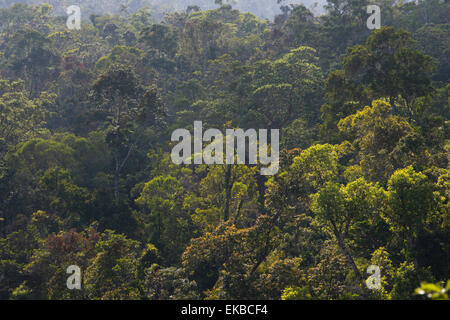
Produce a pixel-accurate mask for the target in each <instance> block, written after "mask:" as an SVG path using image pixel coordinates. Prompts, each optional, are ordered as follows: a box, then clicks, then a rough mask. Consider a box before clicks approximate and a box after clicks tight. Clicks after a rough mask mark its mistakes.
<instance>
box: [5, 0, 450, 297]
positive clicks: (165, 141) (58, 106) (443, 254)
mask: <svg viewBox="0 0 450 320" xmlns="http://www.w3.org/2000/svg"><path fill="white" fill-rule="evenodd" d="M13 2H14V1H10V0H6V1H5V0H3V1H2V0H0V6H1V7H2V8H1V9H0V69H1V79H0V299H38V300H41V299H55V300H56V299H93V300H97V299H105V300H106V299H118V300H125V299H132V300H137V299H177V300H178V299H254V300H259V299H283V300H296V299H302V300H304V299H325V300H330V299H333V300H337V299H421V298H431V299H447V298H448V297H447V296H448V292H447V290H448V284H447V288H445V289H444V288H443V281H447V280H448V278H449V277H448V275H449V272H450V271H449V265H448V261H449V259H450V246H449V241H448V240H449V234H450V219H449V212H450V210H449V206H450V204H449V195H450V194H449V190H450V179H449V176H450V175H449V169H448V165H449V163H448V162H449V161H448V160H449V157H448V154H449V151H450V145H449V127H448V123H449V122H448V120H449V115H450V112H449V111H450V104H449V101H450V100H449V88H450V86H449V85H448V83H447V82H448V79H447V78H448V60H449V59H448V53H449V48H448V42H449V41H448V38H449V37H448V23H447V20H448V16H449V9H450V6H449V5H448V2H446V3H444V2H441V1H439V0H427V1H418V2H411V1H410V2H404V1H393V0H382V1H379V2H380V3H379V5H380V6H381V9H382V24H383V27H382V28H381V29H380V30H374V31H371V30H369V29H368V28H367V26H366V21H367V14H366V12H365V10H362V8H363V7H364V6H366V5H367V4H369V3H370V2H369V1H365V0H364V1H361V0H328V1H326V7H325V11H323V14H321V15H320V16H319V15H314V14H313V9H312V7H311V9H308V8H307V7H305V6H304V5H292V6H288V5H283V4H281V5H282V6H281V13H280V14H278V15H276V16H275V17H274V19H273V20H270V21H269V20H264V19H263V18H260V17H258V16H256V15H255V14H252V13H244V12H241V11H239V10H238V8H245V9H246V10H247V9H252V10H251V12H253V13H258V14H259V15H260V16H261V15H262V14H264V15H266V14H267V15H270V16H273V15H274V12H273V11H272V10H273V9H274V8H275V7H276V9H277V7H278V6H279V5H280V4H277V3H276V1H271V2H270V5H267V6H265V8H264V9H262V7H263V5H262V4H261V1H256V0H248V1H239V2H238V3H232V2H230V1H217V2H214V1H212V0H211V1H210V0H204V1H203V0H202V1H199V7H196V6H190V7H187V6H184V4H186V3H187V2H186V1H181V2H180V1H177V3H176V4H177V5H180V6H181V5H182V4H183V8H181V7H174V9H175V11H176V12H174V11H170V10H169V11H167V10H166V8H167V5H168V4H169V3H174V2H171V1H166V0H164V1H163V0H157V1H148V0H139V1H128V2H127V5H126V6H125V5H123V6H120V5H121V4H123V2H121V1H117V0H114V1H103V0H102V1H95V3H94V2H93V1H88V0H81V1H80V2H79V5H80V6H81V7H82V12H83V21H82V28H81V30H68V29H67V27H66V12H65V8H64V6H63V5H62V3H61V4H59V3H56V4H55V7H54V8H53V7H51V6H50V5H33V6H30V5H28V4H35V3H38V1H35V0H28V1H26V2H27V3H28V4H13ZM267 3H268V2H264V4H267ZM185 7H186V10H185ZM98 8H102V14H101V15H100V14H98ZM202 8H206V10H202ZM63 9H64V10H63ZM177 10H178V11H177ZM267 10H268V11H267ZM163 13H164V15H163ZM198 120H201V121H202V122H203V127H204V128H205V130H206V129H211V128H217V129H219V130H221V131H225V130H226V129H232V128H242V129H244V130H247V129H249V128H254V129H280V139H281V141H280V142H281V145H280V146H281V149H280V159H279V160H280V161H279V165H280V170H279V173H278V174H276V175H274V176H272V177H265V176H262V175H260V169H261V168H260V167H259V165H244V164H239V165H228V166H227V165H224V166H222V165H207V164H202V165H175V164H174V163H172V161H171V148H172V147H173V145H174V144H173V142H172V141H171V139H170V138H171V133H172V132H173V131H174V130H175V129H178V128H185V129H187V130H190V131H192V129H193V128H192V125H193V122H194V121H198ZM202 147H203V148H206V145H203V146H202ZM71 265H76V266H79V267H80V269H81V284H82V287H81V290H69V289H68V288H67V285H66V281H67V278H68V277H69V275H68V274H67V273H66V270H67V267H69V266H71ZM370 265H376V266H379V267H380V271H381V277H380V285H381V289H380V290H369V289H368V288H367V286H366V282H365V281H366V279H367V278H368V277H369V276H370V275H369V274H368V273H367V268H368V267H369V266H370ZM419 286H421V287H420V288H419V289H417V290H416V291H415V292H416V293H417V294H415V293H414V290H415V289H416V288H418V287H419Z"/></svg>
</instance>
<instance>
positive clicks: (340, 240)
mask: <svg viewBox="0 0 450 320" xmlns="http://www.w3.org/2000/svg"><path fill="white" fill-rule="evenodd" d="M335 236H336V239H337V241H338V245H339V248H340V249H341V251H342V253H343V254H344V256H345V257H346V259H347V261H348V263H349V264H350V265H351V267H352V268H353V272H354V273H355V275H356V278H357V279H358V280H359V281H360V282H361V284H362V285H364V279H363V277H362V275H361V272H359V269H358V267H357V266H356V263H355V261H354V260H353V258H352V256H351V254H350V252H349V251H348V248H347V247H346V246H345V243H344V239H343V238H342V235H341V234H338V233H337V232H335Z"/></svg>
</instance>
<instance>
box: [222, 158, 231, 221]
mask: <svg viewBox="0 0 450 320" xmlns="http://www.w3.org/2000/svg"><path fill="white" fill-rule="evenodd" d="M231 187H232V185H231V165H227V169H226V172H225V203H224V205H223V220H224V221H228V219H229V218H230V213H229V212H230V202H231Z"/></svg>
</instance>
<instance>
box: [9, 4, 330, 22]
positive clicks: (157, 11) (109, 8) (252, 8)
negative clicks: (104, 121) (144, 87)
mask: <svg viewBox="0 0 450 320" xmlns="http://www.w3.org/2000/svg"><path fill="white" fill-rule="evenodd" d="M14 3H28V4H42V3H47V4H50V5H52V6H53V7H54V8H55V12H56V13H57V14H64V10H65V9H64V8H66V7H68V6H70V5H79V6H80V7H81V9H82V13H84V14H85V15H86V16H89V15H90V14H92V13H96V14H105V13H109V14H118V13H121V12H122V13H123V12H124V9H125V10H127V11H128V12H130V13H132V12H135V11H137V10H139V9H141V8H144V7H148V8H150V9H151V11H152V15H153V16H154V18H155V19H157V20H159V18H161V17H162V16H163V15H164V13H165V12H172V11H182V10H185V9H186V8H187V7H188V6H194V5H197V6H199V7H200V8H201V9H212V8H217V7H218V5H217V4H215V2H214V0H48V1H44V0H0V7H9V6H10V5H12V4H14ZM224 3H229V4H231V5H232V6H233V7H234V8H236V9H239V10H241V11H249V12H252V13H254V14H255V15H257V16H259V17H262V18H269V19H271V18H273V17H274V16H275V15H276V14H279V13H280V12H281V11H280V6H281V5H288V4H298V3H303V4H304V5H305V6H306V7H308V8H310V9H311V11H313V12H314V13H315V14H320V13H322V12H324V10H323V5H324V4H325V3H326V1H325V0H284V1H283V2H282V3H281V4H279V3H277V0H224Z"/></svg>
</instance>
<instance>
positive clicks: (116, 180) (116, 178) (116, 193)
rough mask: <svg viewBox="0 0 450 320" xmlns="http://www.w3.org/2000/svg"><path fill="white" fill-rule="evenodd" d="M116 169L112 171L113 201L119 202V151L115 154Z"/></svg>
mask: <svg viewBox="0 0 450 320" xmlns="http://www.w3.org/2000/svg"><path fill="white" fill-rule="evenodd" d="M115 161H116V169H115V170H114V199H116V201H117V200H119V176H120V156H119V151H118V150H116V153H115Z"/></svg>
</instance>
